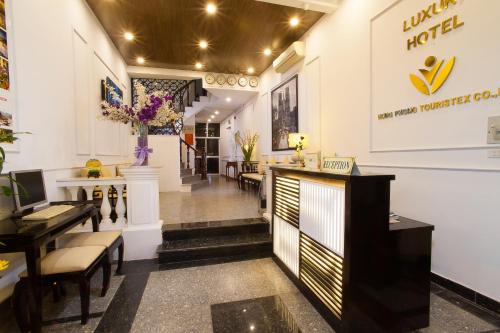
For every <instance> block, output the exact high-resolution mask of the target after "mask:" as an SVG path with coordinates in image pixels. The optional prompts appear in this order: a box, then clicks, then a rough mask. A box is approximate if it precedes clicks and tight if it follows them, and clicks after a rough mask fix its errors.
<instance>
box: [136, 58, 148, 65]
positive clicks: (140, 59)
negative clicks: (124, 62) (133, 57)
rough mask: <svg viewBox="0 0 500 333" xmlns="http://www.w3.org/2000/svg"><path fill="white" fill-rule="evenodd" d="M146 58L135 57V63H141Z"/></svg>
mask: <svg viewBox="0 0 500 333" xmlns="http://www.w3.org/2000/svg"><path fill="white" fill-rule="evenodd" d="M145 61H146V60H144V58H143V57H137V63H138V64H140V65H142V64H143V63H144V62H145Z"/></svg>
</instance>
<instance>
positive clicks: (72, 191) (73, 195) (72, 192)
mask: <svg viewBox="0 0 500 333" xmlns="http://www.w3.org/2000/svg"><path fill="white" fill-rule="evenodd" d="M66 189H67V190H68V192H69V196H70V199H71V200H72V201H77V200H78V190H79V189H80V186H68V187H66Z"/></svg>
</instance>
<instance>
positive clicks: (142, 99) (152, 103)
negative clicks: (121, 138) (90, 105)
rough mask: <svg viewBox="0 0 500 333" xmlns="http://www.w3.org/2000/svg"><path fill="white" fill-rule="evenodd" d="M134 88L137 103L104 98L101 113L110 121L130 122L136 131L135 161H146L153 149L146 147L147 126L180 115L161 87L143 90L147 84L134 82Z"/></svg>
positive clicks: (157, 124) (173, 120)
mask: <svg viewBox="0 0 500 333" xmlns="http://www.w3.org/2000/svg"><path fill="white" fill-rule="evenodd" d="M134 87H135V90H136V92H137V103H136V104H135V105H134V106H133V107H130V106H127V105H124V104H119V103H116V102H111V103H110V102H108V101H103V102H102V103H101V107H102V117H103V118H104V119H108V120H111V121H117V122H121V123H124V124H128V123H132V126H133V127H134V129H135V131H136V133H138V134H139V136H138V138H137V147H135V157H136V159H137V160H136V161H135V163H134V165H136V166H140V165H148V155H149V154H151V153H152V152H153V150H152V149H150V148H148V127H149V126H157V127H162V126H165V125H167V124H169V123H171V122H175V121H176V120H177V119H179V117H180V115H179V114H178V113H177V112H176V111H175V110H174V108H173V103H172V99H173V98H172V96H170V95H169V94H167V93H166V92H164V91H160V90H159V91H155V92H153V93H151V94H146V88H145V87H144V86H143V85H142V84H140V83H139V82H136V83H135V84H134ZM108 88H109V89H108V91H109V92H110V93H111V94H112V95H114V97H116V98H113V99H112V100H119V96H118V94H117V93H116V92H115V91H114V90H113V89H111V87H108Z"/></svg>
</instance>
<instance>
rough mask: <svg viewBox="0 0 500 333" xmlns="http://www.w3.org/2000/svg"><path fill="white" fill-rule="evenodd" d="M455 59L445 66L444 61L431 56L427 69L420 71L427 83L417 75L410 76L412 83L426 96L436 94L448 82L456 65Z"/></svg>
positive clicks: (427, 60) (426, 62)
mask: <svg viewBox="0 0 500 333" xmlns="http://www.w3.org/2000/svg"><path fill="white" fill-rule="evenodd" d="M455 59H456V58H455V57H452V58H451V59H450V60H449V61H448V62H447V63H446V64H445V65H444V66H443V63H444V60H440V61H437V59H436V57H434V56H430V57H428V58H427V59H426V60H425V66H426V68H423V69H420V70H419V71H420V73H421V74H422V76H423V77H424V79H425V81H424V80H423V79H421V78H420V77H418V76H417V75H415V74H410V81H411V83H413V85H414V86H415V88H417V90H418V91H420V92H421V93H422V94H424V95H431V94H434V93H435V92H436V91H438V90H439V88H441V87H442V86H443V84H444V83H445V82H446V80H447V79H448V77H449V76H450V74H451V71H452V70H453V66H454V65H455Z"/></svg>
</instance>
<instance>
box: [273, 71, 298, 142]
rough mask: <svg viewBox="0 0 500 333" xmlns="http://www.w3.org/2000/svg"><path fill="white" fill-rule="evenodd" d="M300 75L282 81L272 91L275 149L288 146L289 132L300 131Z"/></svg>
mask: <svg viewBox="0 0 500 333" xmlns="http://www.w3.org/2000/svg"><path fill="white" fill-rule="evenodd" d="M298 91H299V90H298V75H297V74H296V75H294V76H292V77H291V78H289V79H288V80H286V81H285V82H283V83H281V84H280V85H279V86H278V87H277V88H275V89H274V90H273V91H272V92H271V128H272V132H271V133H272V137H271V144H272V150H273V151H279V150H293V149H294V148H290V147H288V134H289V133H298V132H299V99H298V97H299V96H298V95H299V94H298Z"/></svg>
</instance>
